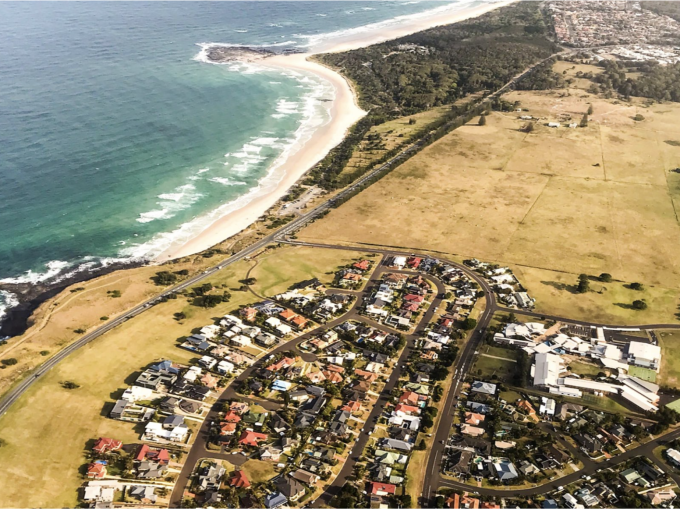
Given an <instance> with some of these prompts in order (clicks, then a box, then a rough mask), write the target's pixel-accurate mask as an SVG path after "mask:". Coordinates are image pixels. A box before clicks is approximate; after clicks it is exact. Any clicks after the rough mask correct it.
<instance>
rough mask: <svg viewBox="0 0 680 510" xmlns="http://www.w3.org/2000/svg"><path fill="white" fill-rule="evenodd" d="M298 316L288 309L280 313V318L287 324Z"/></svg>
mask: <svg viewBox="0 0 680 510" xmlns="http://www.w3.org/2000/svg"><path fill="white" fill-rule="evenodd" d="M297 316H298V314H296V313H295V312H294V311H293V310H289V309H286V310H284V311H283V312H281V313H279V317H281V318H282V319H283V320H284V321H287V322H290V321H292V320H293V319H294V318H295V317H297Z"/></svg>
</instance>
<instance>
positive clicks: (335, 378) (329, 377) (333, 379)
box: [312, 370, 345, 384]
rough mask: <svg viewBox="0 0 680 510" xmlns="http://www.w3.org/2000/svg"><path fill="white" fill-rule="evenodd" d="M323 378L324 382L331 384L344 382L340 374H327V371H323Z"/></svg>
mask: <svg viewBox="0 0 680 510" xmlns="http://www.w3.org/2000/svg"><path fill="white" fill-rule="evenodd" d="M323 376H324V377H325V378H326V381H328V382H330V383H332V384H340V383H341V382H342V381H344V380H345V379H344V378H343V377H342V376H341V375H340V374H338V373H336V372H329V371H328V370H324V371H323ZM312 382H314V381H312Z"/></svg>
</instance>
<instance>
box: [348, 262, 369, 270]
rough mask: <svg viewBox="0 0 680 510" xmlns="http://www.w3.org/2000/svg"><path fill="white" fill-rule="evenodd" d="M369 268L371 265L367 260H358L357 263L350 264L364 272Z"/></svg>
mask: <svg viewBox="0 0 680 510" xmlns="http://www.w3.org/2000/svg"><path fill="white" fill-rule="evenodd" d="M370 266H371V263H370V262H369V261H368V260H360V261H359V262H355V263H354V264H352V267H356V268H357V269H359V270H361V271H366V270H367V269H368V268H369V267H370Z"/></svg>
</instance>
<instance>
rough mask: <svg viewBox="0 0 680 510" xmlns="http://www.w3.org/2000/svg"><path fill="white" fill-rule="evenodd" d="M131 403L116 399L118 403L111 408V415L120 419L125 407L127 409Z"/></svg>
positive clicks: (115, 418)
mask: <svg viewBox="0 0 680 510" xmlns="http://www.w3.org/2000/svg"><path fill="white" fill-rule="evenodd" d="M129 405H130V402H129V401H127V400H122V399H121V400H116V403H115V404H114V405H113V409H111V412H109V417H110V418H113V419H114V420H120V419H121V418H122V417H123V414H124V413H125V409H127V407H128V406H129Z"/></svg>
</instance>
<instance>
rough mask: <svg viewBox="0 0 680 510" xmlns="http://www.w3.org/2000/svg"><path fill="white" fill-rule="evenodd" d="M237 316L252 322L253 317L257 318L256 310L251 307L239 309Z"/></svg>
mask: <svg viewBox="0 0 680 510" xmlns="http://www.w3.org/2000/svg"><path fill="white" fill-rule="evenodd" d="M239 315H240V316H241V317H243V319H244V320H246V321H248V322H253V321H254V320H255V317H257V310H256V309H255V308H251V307H246V308H241V310H240V311H239Z"/></svg>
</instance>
